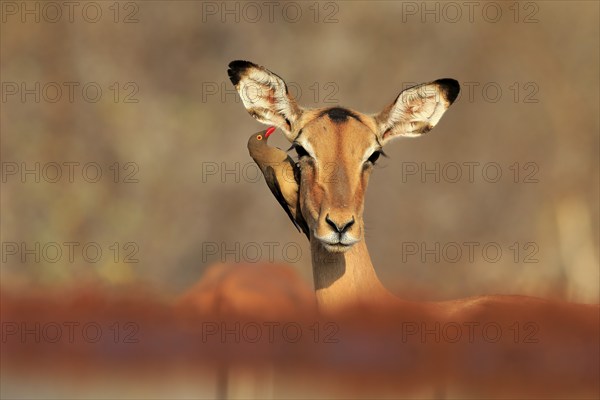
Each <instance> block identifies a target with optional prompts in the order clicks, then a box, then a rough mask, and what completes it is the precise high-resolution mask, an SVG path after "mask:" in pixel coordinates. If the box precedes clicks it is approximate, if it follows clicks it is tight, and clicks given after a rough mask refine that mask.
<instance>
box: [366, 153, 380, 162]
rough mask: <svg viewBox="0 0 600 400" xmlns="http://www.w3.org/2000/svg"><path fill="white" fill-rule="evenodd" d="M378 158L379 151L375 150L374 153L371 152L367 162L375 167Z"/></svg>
mask: <svg viewBox="0 0 600 400" xmlns="http://www.w3.org/2000/svg"><path fill="white" fill-rule="evenodd" d="M379 156H381V151H379V150H376V151H375V152H373V154H371V157H369V159H368V160H367V161H368V162H370V163H371V164H373V165H375V163H376V162H377V160H378V159H379Z"/></svg>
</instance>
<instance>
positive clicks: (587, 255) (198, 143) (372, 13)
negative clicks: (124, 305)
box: [0, 1, 599, 302]
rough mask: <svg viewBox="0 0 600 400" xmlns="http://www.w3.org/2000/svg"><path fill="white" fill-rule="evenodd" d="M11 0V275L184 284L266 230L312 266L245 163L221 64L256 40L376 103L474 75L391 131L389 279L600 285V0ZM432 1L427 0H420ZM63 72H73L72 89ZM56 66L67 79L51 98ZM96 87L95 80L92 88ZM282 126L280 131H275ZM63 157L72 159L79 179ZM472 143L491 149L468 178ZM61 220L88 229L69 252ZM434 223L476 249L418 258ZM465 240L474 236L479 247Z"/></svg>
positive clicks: (26, 284) (381, 191)
mask: <svg viewBox="0 0 600 400" xmlns="http://www.w3.org/2000/svg"><path fill="white" fill-rule="evenodd" d="M7 3H11V4H12V2H3V6H2V7H3V14H2V18H3V21H2V28H1V38H0V44H1V60H0V67H1V74H2V77H1V80H2V85H3V86H2V96H3V97H2V103H1V112H0V119H1V122H0V128H1V133H2V138H1V139H2V142H1V157H2V163H3V164H2V168H3V181H2V192H1V205H2V207H1V208H2V210H1V236H2V243H3V249H2V250H3V259H2V268H1V271H0V272H1V278H2V287H3V289H4V290H14V291H23V293H26V290H27V289H28V288H31V287H35V286H37V285H48V286H52V287H61V286H62V285H72V284H75V285H78V284H80V283H82V282H97V283H99V284H103V285H108V286H111V287H112V286H114V287H123V286H124V285H125V286H126V285H131V284H139V283H141V284H144V285H146V284H148V285H152V286H154V287H157V288H159V289H161V290H164V291H165V292H167V293H172V294H178V293H181V292H182V291H183V290H185V289H186V288H188V287H189V286H191V285H192V284H193V283H194V282H196V281H197V280H198V279H199V278H200V277H201V275H202V272H203V271H204V269H205V268H206V267H207V266H208V265H209V264H211V263H214V262H216V261H219V260H220V259H224V260H225V261H236V255H237V256H239V257H240V259H241V260H245V261H253V260H255V259H257V258H258V259H259V260H260V261H268V260H269V258H271V257H270V254H269V247H268V246H269V245H268V244H267V245H266V244H265V243H271V242H276V243H277V244H276V245H274V252H273V259H274V260H275V261H284V262H285V261H289V260H290V259H292V260H293V261H294V262H293V265H294V266H295V268H297V270H298V272H299V273H300V274H301V275H302V276H303V277H304V278H305V279H306V281H307V282H311V267H310V255H309V247H308V243H307V242H306V240H305V239H304V237H303V236H302V235H301V234H300V233H298V232H297V231H296V230H295V229H294V228H293V226H292V225H291V224H290V221H289V220H288V219H287V217H286V216H285V214H284V213H283V212H282V210H281V209H280V208H279V206H278V205H277V203H276V201H275V199H273V197H272V196H271V194H270V193H269V191H268V189H267V187H266V185H265V184H264V182H263V181H262V179H261V180H259V181H254V179H253V178H254V176H255V175H254V173H255V172H256V170H255V169H252V168H251V164H249V163H250V162H251V159H250V157H249V156H248V154H247V150H246V141H247V138H248V136H249V135H250V134H251V133H253V132H256V131H259V130H262V129H264V127H263V126H262V125H260V124H259V123H258V122H256V121H255V120H253V119H252V118H251V117H250V116H249V115H248V114H247V113H246V111H245V110H244V108H243V106H242V104H241V102H240V101H239V99H238V96H237V94H235V92H234V91H233V86H232V85H231V84H230V82H229V80H228V78H227V73H226V70H227V64H228V63H229V62H230V61H232V60H235V59H247V60H250V61H253V62H255V63H257V64H260V65H264V66H266V67H267V68H269V69H271V70H272V71H274V72H276V73H277V74H279V75H281V76H282V77H283V78H284V79H285V80H286V81H287V82H288V84H290V87H292V88H293V90H295V92H296V95H297V98H298V101H299V102H300V103H301V104H303V105H304V106H324V105H333V104H334V103H335V104H341V105H344V106H347V107H350V108H354V109H357V110H359V111H362V112H377V111H379V110H381V109H383V107H385V106H386V105H388V104H389V103H390V102H391V101H393V99H394V98H395V97H396V96H397V94H398V93H399V91H400V90H401V89H403V88H405V87H408V86H410V85H411V84H415V83H420V82H426V81H431V80H434V79H438V78H443V77H452V78H455V79H457V80H459V81H460V82H461V84H462V87H463V92H462V95H461V97H460V98H459V100H458V101H457V103H456V104H455V105H453V106H452V108H451V109H450V110H449V112H448V113H447V114H446V115H445V116H444V118H443V120H442V122H441V123H440V124H439V125H438V126H437V127H436V129H435V130H434V131H433V132H432V133H431V134H429V135H427V136H426V137H423V138H419V139H414V140H402V141H400V140H399V141H396V142H394V143H392V144H390V145H389V146H388V148H387V149H386V152H387V154H388V155H389V156H390V157H389V158H388V159H384V160H382V162H381V163H380V166H379V167H378V169H377V170H376V171H375V172H374V174H373V176H372V179H371V183H370V188H369V191H368V194H367V201H366V211H365V221H366V224H367V242H368V245H369V248H370V251H371V255H372V258H373V262H374V265H375V266H376V269H377V272H378V274H379V275H380V277H381V278H382V280H383V282H384V283H385V285H386V286H387V287H389V288H390V289H392V290H394V291H395V292H396V293H397V294H398V295H400V296H402V297H405V298H427V299H434V300H435V299H448V298H455V297H461V296H468V295H477V294H493V293H506V294H508V293H511V294H528V295H536V296H558V297H560V298H565V299H569V300H574V301H585V302H598V300H599V287H598V285H599V268H598V246H597V245H598V240H599V237H598V234H599V233H598V219H599V216H598V212H599V211H598V209H599V208H598V204H599V198H598V185H599V176H598V171H599V168H598V162H599V157H598V149H599V143H598V138H599V135H598V132H599V120H598V107H599V97H598V96H599V93H598V87H599V82H598V81H599V73H598V72H599V52H598V48H599V43H598V42H599V24H598V9H599V6H598V3H596V2H567V1H552V2H549V1H548V2H540V3H531V2H530V3H514V2H499V3H495V4H497V5H498V7H500V8H501V12H502V14H501V17H499V18H497V19H498V20H497V22H492V21H491V20H492V19H495V18H490V17H489V16H492V17H493V16H494V15H495V14H494V10H492V9H486V10H487V12H488V14H483V13H482V12H483V11H482V10H483V9H484V8H485V6H486V5H487V4H488V3H478V6H477V7H476V8H475V9H474V11H473V14H472V22H471V21H469V19H470V17H469V10H468V9H467V8H465V7H461V14H462V16H461V17H459V18H457V17H456V13H455V10H452V9H449V8H447V7H446V8H445V6H444V4H445V3H434V2H430V3H421V2H415V3H412V2H409V3H406V2H404V3H402V2H397V3H395V2H376V1H375V2H373V1H369V2H360V1H352V2H350V1H348V2H338V3H334V2H325V3H313V2H306V3H300V2H296V3H293V4H294V5H293V6H287V7H288V8H286V9H285V10H286V11H283V10H284V8H285V7H286V5H287V4H288V3H284V2H281V3H277V4H279V5H278V6H277V7H276V8H275V9H274V12H273V17H272V20H271V21H270V20H269V13H268V8H267V7H265V6H264V5H261V4H262V3H260V2H259V3H254V4H258V5H259V6H260V10H261V11H260V12H261V16H260V17H257V14H256V10H255V9H252V8H248V7H247V6H246V5H245V3H238V2H228V3H222V2H193V1H189V2H188V1H180V2H167V1H151V2H129V3H116V4H117V6H115V5H114V3H112V2H96V3H94V4H96V6H95V7H98V8H99V9H100V10H101V12H102V15H101V17H100V18H99V20H98V21H97V22H89V21H88V20H90V19H95V17H94V12H93V11H94V9H92V8H90V9H89V10H87V12H88V13H89V14H85V16H86V18H87V19H88V20H86V18H84V16H83V13H82V9H83V8H84V6H85V5H87V4H88V3H85V2H82V3H81V5H80V6H78V8H76V9H75V11H74V14H73V16H74V17H73V21H72V22H71V21H69V20H68V15H67V11H66V9H65V8H63V10H62V12H63V16H62V18H61V19H60V20H59V21H58V22H55V23H54V22H51V21H49V19H53V18H54V15H55V14H54V11H53V10H52V9H43V8H42V9H40V11H39V12H40V16H41V17H40V21H39V22H36V21H35V16H32V15H28V14H25V15H24V16H23V15H22V9H21V8H22V7H24V6H23V4H25V3H22V2H16V4H17V7H18V9H17V11H16V14H15V13H13V9H12V8H6V4H7ZM26 4H27V7H30V8H31V9H34V10H35V7H36V6H35V4H36V3H34V2H26ZM37 4H38V6H37V7H42V5H43V4H44V3H43V2H42V3H37ZM40 4H41V5H40ZM423 4H427V7H430V9H432V10H434V11H433V14H427V13H425V14H423V15H422V14H421V13H422V12H424V10H422V9H421V8H422V7H424V6H423ZM455 4H459V3H455ZM526 4H530V5H529V6H527V5H526ZM531 4H533V5H534V6H531ZM110 7H113V8H110ZM115 7H116V9H115ZM411 7H416V10H417V11H415V12H416V14H415V13H413V11H414V8H411ZM436 7H437V8H436ZM511 7H512V8H511ZM298 9H300V11H301V16H299V17H298V16H297V14H296V12H297V10H298ZM227 10H230V11H229V12H228V11H227ZM231 10H233V11H231ZM236 10H237V11H236ZM435 10H438V11H435ZM117 11H118V13H117ZM90 15H91V16H92V18H90ZM484 15H487V16H485V17H484ZM23 18H24V19H25V22H23V21H22V19H23ZM423 19H424V20H423ZM436 19H437V20H438V21H437V22H436ZM115 21H116V22H115ZM453 21H454V22H453ZM125 22H128V23H125ZM69 82H76V83H77V85H76V86H74V92H73V93H74V98H73V101H70V99H69V96H68V89H67V88H68V86H67V85H69ZM37 83H39V85H40V89H39V91H38V94H39V96H40V99H39V102H37V101H36V99H35V97H36V95H35V94H24V93H23V90H22V89H23V88H25V89H27V90H30V89H32V90H34V92H35V91H36V89H35V88H36V84H37ZM52 83H54V84H56V85H58V86H59V87H61V88H62V95H61V96H60V97H59V98H58V99H57V101H53V99H55V97H56V96H55V89H56V86H55V85H53V84H52ZM23 85H25V86H23ZM86 85H87V86H86ZM84 87H86V88H88V89H89V92H82V89H83V88H84ZM97 87H100V88H101V90H102V95H101V96H100V97H99V99H98V101H96V102H93V101H90V98H91V97H95V95H94V93H95V92H94V89H95V88H97ZM15 88H16V89H17V92H16V93H14V92H15ZM498 88H499V89H500V91H501V92H498V91H497V90H498ZM86 96H87V97H86ZM273 142H274V143H275V144H276V145H278V146H279V147H282V148H287V147H286V146H287V143H286V142H285V140H284V139H283V137H282V135H275V136H274V138H273ZM69 162H78V163H80V164H79V166H75V167H74V172H75V174H74V179H73V182H69V180H68V167H66V166H65V164H63V163H69ZM35 163H40V175H41V179H40V182H36V181H35V180H36V179H35V175H33V174H27V175H25V176H24V179H23V177H22V176H21V173H22V172H23V171H22V169H23V168H24V166H25V167H26V168H29V169H33V168H34V166H35ZM48 163H58V164H59V165H62V173H63V176H62V178H61V179H59V181H58V182H56V183H53V182H49V180H48V179H44V174H43V169H44V166H47V168H46V173H47V176H50V177H54V175H55V174H54V170H52V165H54V164H50V165H49V164H48ZM86 163H97V165H99V166H100V167H101V171H102V177H101V179H99V180H98V182H96V183H90V182H87V181H86V180H85V179H83V177H82V166H83V165H85V164H86ZM115 163H118V164H115ZM127 163H133V164H127ZM414 163H416V164H414ZM421 163H424V166H426V167H427V168H433V167H434V166H435V163H440V166H441V167H443V166H452V165H455V164H448V163H457V164H458V165H463V169H462V174H463V176H462V179H460V180H459V181H458V182H456V183H453V182H451V180H452V177H454V173H453V170H450V169H447V170H446V172H447V175H443V174H442V176H441V179H440V182H435V179H434V177H433V176H432V175H427V176H425V178H426V179H424V180H423V179H421V178H420V176H419V173H417V174H416V175H407V174H406V168H409V167H411V166H414V165H417V166H418V167H419V169H422V165H421ZM464 163H480V164H479V167H475V169H474V171H475V175H474V179H473V182H469V181H468V177H467V176H466V174H467V172H468V169H467V167H464ZM486 163H497V164H495V165H499V166H500V167H501V171H502V176H501V178H500V179H499V180H498V181H497V182H495V183H492V182H488V181H486V179H484V178H483V177H482V168H481V167H482V166H483V165H485V164H486ZM515 163H518V164H515ZM48 165H49V166H48ZM515 165H516V167H515ZM15 166H17V168H18V169H19V171H17V172H16V173H15V174H14V175H13V174H12V171H13V170H12V168H13V167H15ZM111 166H112V169H111ZM115 166H116V167H115ZM511 166H513V167H512V169H511ZM215 168H216V171H217V172H216V173H215V174H212V172H214V171H215ZM403 168H404V170H403ZM448 168H450V167H448ZM115 169H116V170H117V171H119V175H118V176H116V177H115ZM515 169H516V170H518V171H519V175H518V177H517V178H516V179H515V176H514V173H515ZM232 170H233V171H237V172H229V173H225V174H224V175H223V172H224V171H225V172H226V171H232ZM403 171H404V173H403ZM88 172H89V174H90V175H91V176H92V177H93V175H94V174H93V173H92V172H93V171H91V170H89V171H88ZM419 172H421V171H419ZM441 172H443V170H442V171H441ZM488 172H490V175H486V177H488V178H489V176H492V177H493V176H494V175H495V174H493V172H494V170H489V171H488ZM129 174H131V175H129ZM47 176H46V178H47ZM86 176H87V177H88V178H89V175H86ZM127 177H129V178H132V179H134V180H137V182H128V183H127V182H124V181H125V180H126V178H127ZM444 177H446V178H448V177H449V178H450V179H445V178H444ZM527 177H529V178H532V179H530V180H532V181H531V182H526V180H527V179H526V178H527ZM115 180H116V181H117V183H115V182H114V181H115ZM514 180H517V182H516V183H515V182H514ZM23 181H24V182H23ZM36 242H38V243H40V246H42V247H43V246H44V245H45V244H48V243H59V244H61V247H62V250H63V255H62V257H61V259H59V260H58V261H57V262H48V260H47V258H48V257H46V259H45V258H44V257H43V254H42V259H41V260H40V262H36V261H35V258H34V256H32V255H28V256H25V261H23V260H22V259H21V255H22V254H21V250H22V249H20V250H19V253H17V254H16V255H13V254H12V252H13V251H12V250H14V249H13V248H12V247H10V246H11V245H10V244H11V243H13V244H14V243H16V244H18V245H19V246H20V245H21V243H25V245H26V247H27V248H28V249H31V248H34V247H35V243H36ZM65 242H77V243H79V245H78V246H77V247H75V253H74V260H73V262H71V261H70V260H68V257H67V254H66V251H67V250H68V247H65V245H62V244H63V243H65ZM436 242H437V243H439V244H440V246H441V247H443V246H444V245H445V244H448V243H458V244H459V245H460V247H461V248H462V250H463V255H462V256H461V257H460V258H459V259H458V260H457V262H452V261H451V260H452V259H453V258H454V256H453V253H448V254H446V255H447V256H448V257H443V254H441V258H440V260H439V262H435V260H434V257H433V256H431V255H430V256H427V257H426V259H425V262H423V261H422V260H421V258H420V256H419V255H411V256H409V255H407V254H405V252H403V244H406V243H417V244H419V245H421V243H425V245H426V246H427V247H428V248H434V246H435V243H436ZM465 242H478V243H479V245H478V246H477V247H476V249H475V253H474V261H473V262H470V260H469V259H468V256H467V254H466V253H467V247H465V246H464V245H462V244H463V243H465ZM515 242H516V243H517V247H518V248H519V249H520V251H519V253H518V254H515V251H516V250H515V247H514V243H515ZM86 243H97V245H98V246H99V247H100V248H101V250H102V257H100V259H99V261H97V262H87V261H86V260H85V259H84V258H83V257H82V254H81V249H82V247H83V245H84V244H86ZM115 243H117V245H116V248H118V249H119V253H118V254H116V250H115V247H114V244H115ZM236 243H237V244H236ZM486 243H497V244H498V245H499V246H500V248H501V249H502V251H503V253H502V256H501V257H500V258H499V259H498V261H497V262H490V261H489V260H486V259H485V258H484V257H482V254H481V249H482V247H483V245H485V244H486ZM215 244H216V245H217V246H218V247H220V248H221V251H219V252H218V253H217V254H214V252H213V251H212V250H213V249H214V245H215ZM290 244H292V245H290ZM284 245H288V247H287V249H288V250H289V249H290V246H291V247H292V248H293V249H292V250H295V249H297V248H300V249H301V254H300V255H299V256H298V257H296V254H295V251H292V250H289V253H287V252H285V251H284V250H283V247H284ZM7 246H9V247H7ZM236 246H238V247H237V248H238V249H239V250H235V249H236ZM526 246H529V247H526ZM209 249H210V250H211V251H210V252H209V251H208V250H209ZM229 249H233V252H228V251H227V250H229ZM244 249H245V250H244ZM256 249H259V251H260V254H258V256H257V254H256ZM50 250H51V249H50ZM92 250H93V249H92ZM223 250H225V251H223ZM404 250H406V248H405V247H404ZM40 251H41V250H40ZM236 253H237V254H236ZM532 253H535V254H532ZM490 254H492V253H490ZM286 255H287V257H286ZM47 256H48V255H47ZM126 256H130V258H126ZM403 256H404V257H403ZM528 256H530V258H527V257H528ZM52 257H53V253H52V254H50V256H49V258H52ZM403 258H404V259H403ZM132 260H138V261H139V262H137V263H135V262H130V261H132ZM529 260H537V261H538V262H535V263H529V262H525V261H529Z"/></svg>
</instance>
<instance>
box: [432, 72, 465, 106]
mask: <svg viewBox="0 0 600 400" xmlns="http://www.w3.org/2000/svg"><path fill="white" fill-rule="evenodd" d="M435 83H437V84H438V85H440V86H441V87H442V88H443V89H444V94H445V95H446V100H448V102H449V103H450V104H452V103H454V100H456V98H457V97H458V93H460V84H459V83H458V81H457V80H456V79H452V78H444V79H438V80H437V81H435Z"/></svg>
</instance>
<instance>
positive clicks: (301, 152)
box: [294, 145, 310, 159]
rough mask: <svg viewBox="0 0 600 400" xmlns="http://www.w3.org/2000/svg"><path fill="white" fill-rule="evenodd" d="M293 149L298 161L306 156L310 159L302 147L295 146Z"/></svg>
mask: <svg viewBox="0 0 600 400" xmlns="http://www.w3.org/2000/svg"><path fill="white" fill-rule="evenodd" d="M294 149H295V150H296V154H297V155H298V159H300V158H302V157H304V156H306V157H310V155H309V154H308V152H307V151H306V150H305V149H304V147H302V146H300V145H296V146H294Z"/></svg>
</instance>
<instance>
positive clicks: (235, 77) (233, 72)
mask: <svg viewBox="0 0 600 400" xmlns="http://www.w3.org/2000/svg"><path fill="white" fill-rule="evenodd" d="M252 67H257V65H256V64H254V63H251V62H250V61H245V60H235V61H232V62H230V63H229V69H228V70H227V75H229V79H230V80H231V83H233V85H234V86H235V85H237V84H238V82H239V81H240V79H241V77H242V75H243V74H244V72H245V71H246V70H247V69H248V68H252Z"/></svg>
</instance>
